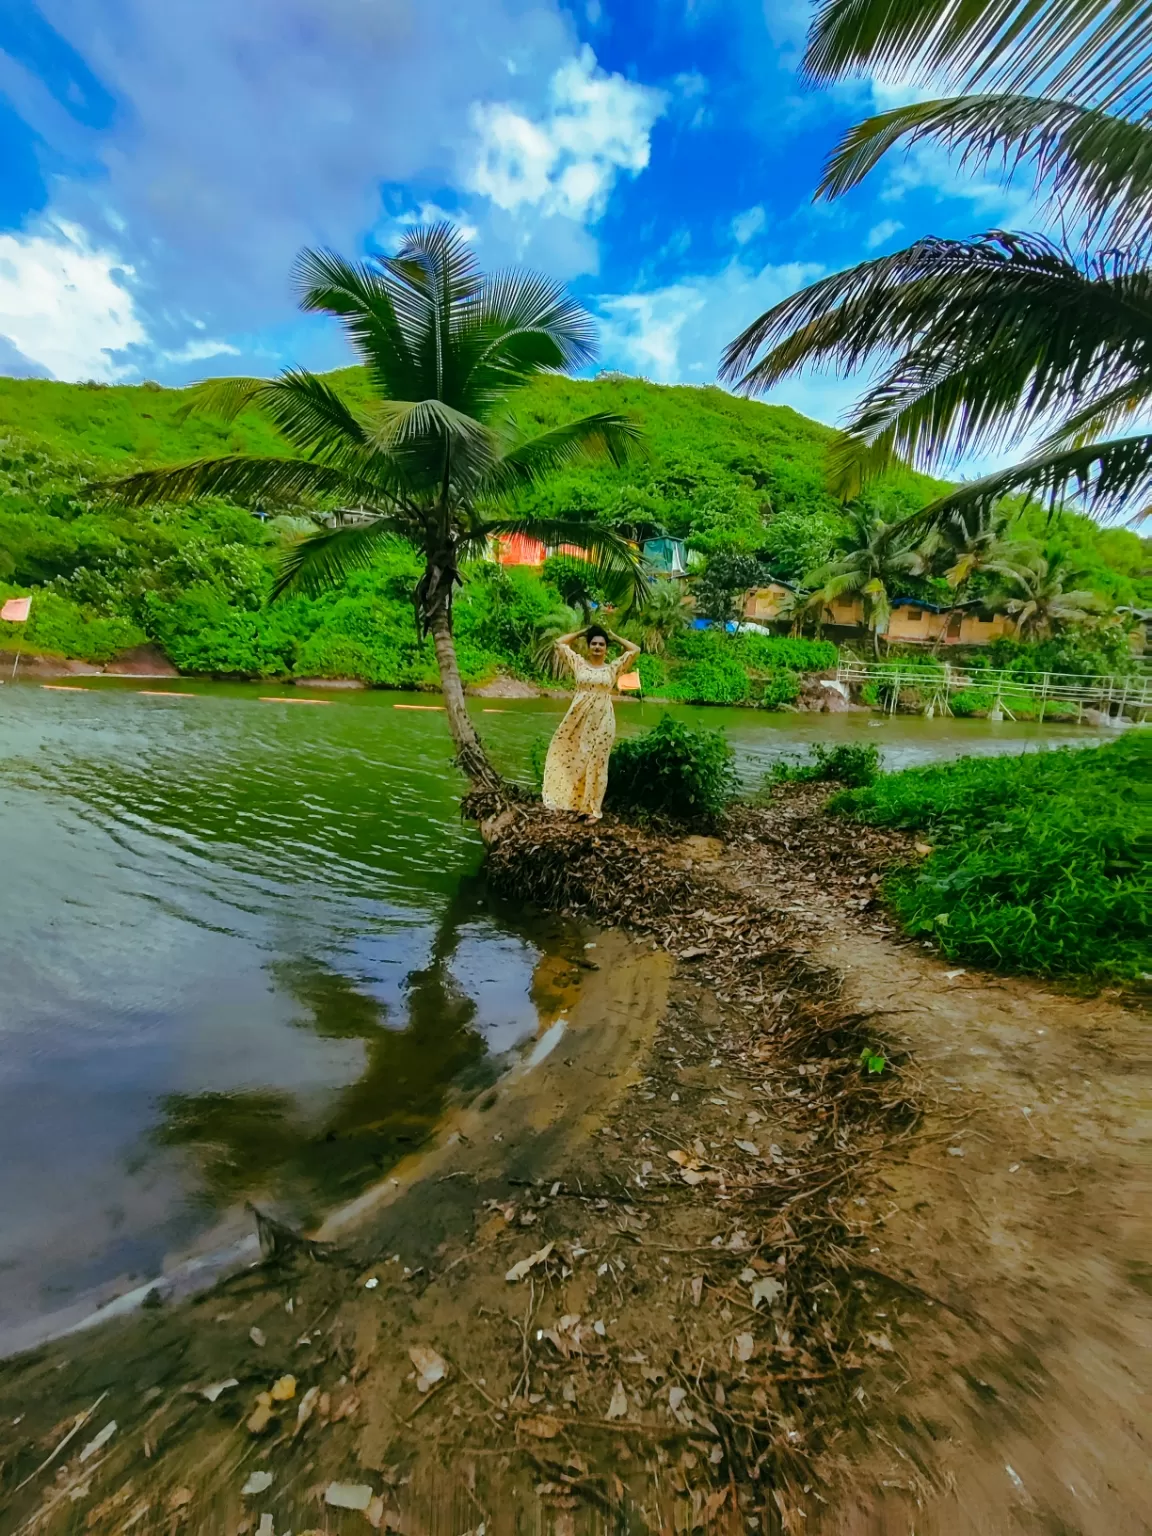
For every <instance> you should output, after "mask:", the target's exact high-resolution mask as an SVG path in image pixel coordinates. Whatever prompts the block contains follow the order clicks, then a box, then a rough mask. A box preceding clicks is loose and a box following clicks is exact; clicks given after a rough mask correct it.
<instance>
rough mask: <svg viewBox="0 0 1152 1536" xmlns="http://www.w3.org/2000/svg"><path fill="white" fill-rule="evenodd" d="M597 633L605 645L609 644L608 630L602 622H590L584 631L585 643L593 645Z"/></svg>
mask: <svg viewBox="0 0 1152 1536" xmlns="http://www.w3.org/2000/svg"><path fill="white" fill-rule="evenodd" d="M597 635H599V636H600V638H601V639H602V640H603V642H604V644H605V645H607V644H608V631H607V630H606V629H605V628H604V627H603V625H601V624H589V626H588V628H587V629H586V630H585V631H584V644H585V645H591V644H592V641H593V640H594V639H595V638H596V636H597Z"/></svg>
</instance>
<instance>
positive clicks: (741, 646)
mask: <svg viewBox="0 0 1152 1536" xmlns="http://www.w3.org/2000/svg"><path fill="white" fill-rule="evenodd" d="M735 645H736V647H737V650H738V652H739V655H740V658H741V660H742V661H743V662H744V663H745V664H746V665H747V666H749V667H753V668H756V669H757V670H760V671H764V672H767V671H769V670H772V669H775V668H777V667H787V668H788V669H789V670H790V671H793V672H823V671H826V670H827V669H828V668H829V667H834V666H835V665H836V662H837V659H838V655H839V653H838V651H837V650H836V647H835V646H834V645H833V644H832V642H831V640H794V639H792V638H791V637H790V636H788V635H757V634H750V635H748V634H744V635H737V636H736V637H735Z"/></svg>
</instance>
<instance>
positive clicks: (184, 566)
mask: <svg viewBox="0 0 1152 1536" xmlns="http://www.w3.org/2000/svg"><path fill="white" fill-rule="evenodd" d="M329 377H330V379H331V381H332V382H333V383H334V384H335V385H336V386H337V387H338V388H340V389H341V390H342V391H343V392H344V393H346V394H348V395H349V396H351V397H353V398H354V397H355V396H357V395H358V394H360V393H361V392H362V391H363V382H362V375H361V374H360V372H359V370H357V369H346V370H342V371H340V372H339V373H337V374H334V375H330V376H329ZM184 404H185V396H184V394H183V393H182V392H181V391H178V390H167V389H161V388H159V387H157V386H153V385H142V386H113V387H103V386H91V385H72V384H59V383H55V382H46V381H41V380H14V379H0V592H2V593H3V594H4V595H10V594H13V593H17V592H29V591H32V592H37V593H38V597H37V601H36V602H35V603H34V604H33V618H32V621H31V622H30V624H29V625H28V627H27V631H26V633H21V632H18V631H17V630H16V629H15V627H14V626H9V625H0V645H8V646H13V645H16V644H23V645H25V646H26V647H27V648H28V649H33V650H42V651H48V652H54V653H57V654H60V655H63V656H74V657H83V658H85V659H87V660H92V661H106V660H108V659H109V658H110V657H112V656H113V655H115V654H116V653H117V652H118V651H121V650H123V649H126V648H128V647H130V646H132V645H136V644H139V643H141V642H142V641H144V640H145V639H148V640H151V641H153V642H155V643H157V644H159V645H160V646H161V647H162V648H163V649H164V650H165V651H166V653H167V654H168V655H169V657H170V658H171V659H172V661H173V662H174V664H175V665H176V666H177V667H179V668H180V669H181V670H182V671H187V672H201V673H217V674H231V675H246V676H270V675H297V676H316V675H344V676H352V677H358V678H362V679H364V680H365V681H368V682H371V683H376V684H380V685H385V686H423V685H430V684H432V683H433V682H434V680H435V675H436V674H435V667H434V664H433V661H432V656H431V652H430V648H429V647H428V646H427V644H426V643H424V642H421V641H419V640H418V639H417V635H416V630H415V626H414V622H413V617H412V609H411V601H410V595H411V591H412V587H413V585H414V582H415V580H416V577H417V574H418V567H417V564H416V562H415V561H414V559H413V557H412V555H411V554H410V552H409V551H408V550H407V549H405V548H404V547H402V546H397V547H394V548H393V549H391V550H389V551H388V552H387V553H386V554H385V555H384V557H383V558H382V559H381V561H380V563H379V565H378V566H377V567H376V568H375V569H373V570H371V571H368V572H363V573H360V574H358V575H356V576H354V577H353V578H352V579H351V580H350V581H349V583H348V584H347V587H346V588H345V590H344V591H342V592H341V593H340V594H338V595H332V596H327V597H325V598H322V599H307V598H293V599H291V600H289V601H286V602H282V603H278V604H276V605H274V606H272V607H268V596H269V592H270V588H271V581H272V572H273V570H274V568H275V564H276V559H277V556H278V553H279V551H280V549H281V548H282V546H283V543H284V540H285V539H286V538H290V537H293V536H294V535H295V534H296V533H297V532H299V531H300V529H301V528H304V527H307V526H309V525H308V524H307V523H306V522H305V521H303V520H301V519H297V518H283V517H272V518H271V519H270V520H268V521H261V520H260V519H259V518H258V517H256V516H254V515H253V513H254V512H256V511H257V510H259V509H258V508H254V507H238V506H235V505H231V504H228V503H225V502H218V501H217V502H204V503H199V504H196V505H189V506H187V507H179V508H175V509H173V508H148V509H133V510H128V509H125V508H123V507H120V506H117V505H116V504H115V502H113V501H110V500H109V499H107V498H106V497H105V496H103V495H102V494H101V492H100V487H101V486H102V485H103V484H104V483H106V482H107V481H108V480H110V479H114V478H115V477H116V476H118V475H121V474H124V473H127V472H128V471H130V470H131V469H133V468H135V467H137V466H140V465H146V464H161V463H171V462H175V461H179V460H182V459H189V458H197V457H209V456H212V455H216V454H221V453H238V452H259V453H279V452H283V451H284V449H283V445H282V443H281V442H280V440H279V439H278V438H277V437H276V435H275V434H274V432H273V431H272V429H271V428H270V427H269V426H268V425H267V423H266V422H265V421H264V420H263V419H262V418H260V417H257V416H255V415H249V416H241V417H239V418H238V419H237V420H236V421H235V422H234V423H231V424H229V425H222V424H220V423H218V422H215V421H213V420H211V419H210V418H207V417H204V416H191V417H187V418H186V417H185V416H184V414H183V407H184ZM598 410H622V411H627V412H629V413H630V414H631V415H633V416H634V417H635V418H636V419H637V420H638V421H639V422H640V423H641V424H642V426H643V428H644V431H645V434H646V440H647V446H648V450H649V451H648V455H647V457H646V458H645V459H643V460H642V461H640V462H638V463H634V464H630V465H627V466H625V467H622V468H613V467H612V466H610V465H603V466H601V465H591V466H587V465H585V466H581V467H579V468H574V469H571V470H569V471H567V472H565V473H562V474H560V475H558V476H557V477H555V478H554V479H553V480H551V481H550V482H549V483H548V484H547V485H546V486H544V487H542V488H540V489H539V490H537V491H535V492H534V493H533V494H532V498H531V500H530V502H529V503H528V506H529V508H530V509H531V510H534V511H540V512H545V513H557V514H558V513H565V514H575V515H577V516H581V517H586V518H588V519H590V520H593V519H594V520H601V521H607V522H611V523H614V524H617V525H621V526H625V527H627V526H634V527H636V528H638V529H640V528H643V527H645V526H648V525H652V524H659V525H662V526H663V527H665V528H666V529H667V530H668V531H669V532H671V533H674V534H677V535H679V536H681V537H683V538H686V539H687V540H688V542H689V544H690V546H691V547H692V548H693V549H695V550H697V551H699V552H700V553H701V554H703V555H705V556H712V555H715V554H721V553H726V552H734V553H741V554H755V555H757V556H759V557H760V558H761V559H762V560H764V561H765V562H766V563H767V564H769V565H770V566H771V568H772V570H773V571H774V572H775V573H776V574H778V575H780V576H782V577H784V578H786V579H791V580H796V579H798V578H800V577H801V576H802V575H803V574H804V572H805V571H808V570H810V569H812V568H813V567H814V566H816V565H819V564H820V563H821V561H823V560H825V559H827V558H828V556H829V554H830V553H831V552H832V551H833V550H834V549H835V547H836V545H837V541H838V539H840V538H841V537H842V536H843V532H844V526H845V522H844V513H843V509H842V508H841V507H840V505H839V504H838V503H837V502H835V501H834V500H833V499H832V498H831V497H830V496H829V494H828V493H827V491H826V490H825V487H824V458H825V452H826V448H827V444H828V442H829V440H830V438H831V436H832V433H831V430H830V429H829V428H827V427H824V426H822V425H820V424H819V423H817V422H814V421H809V420H807V419H806V418H805V417H803V416H800V415H798V414H797V413H796V412H795V411H792V410H790V409H788V408H786V407H782V406H766V405H762V404H759V403H756V402H753V401H748V400H742V399H737V398H736V397H734V396H731V395H728V394H726V393H725V392H724V391H722V390H719V389H714V388H706V389H698V388H680V387H664V386H657V385H653V384H649V383H646V382H644V381H642V380H638V379H631V378H623V377H619V376H610V377H604V378H601V379H597V380H593V381H578V380H571V379H566V378H559V377H548V378H545V379H542V380H540V381H538V382H537V383H536V384H534V385H533V386H532V387H530V388H529V389H526V390H524V391H522V392H521V393H520V394H519V395H518V396H516V397H515V399H514V411H515V414H516V416H517V418H518V419H519V420H521V421H522V422H523V423H524V424H525V425H531V426H541V427H546V426H549V425H552V424H554V423H557V422H560V421H563V420H565V419H568V418H570V417H571V416H573V415H576V414H583V413H586V412H591V411H598ZM935 489H936V487H935V485H934V482H931V481H929V480H926V479H925V478H924V477H922V476H917V475H913V474H911V473H908V474H904V475H900V476H895V477H891V478H890V479H888V480H886V481H884V482H881V483H879V484H877V485H876V486H874V487H871V488H869V490H868V491H867V492H866V493H865V496H866V499H867V500H868V502H869V504H870V505H871V506H872V507H874V508H875V509H876V510H877V511H879V512H881V513H882V515H884V516H886V517H891V516H897V515H900V514H902V513H904V512H906V511H912V510H914V509H915V508H916V507H918V506H920V505H922V504H923V503H924V502H925V500H927V499H928V498H929V497H930V496H931V495H932V494H933V492H934V490H935ZM1022 521H1023V523H1025V524H1026V525H1027V529H1026V531H1027V532H1028V533H1029V534H1030V535H1032V536H1033V537H1039V538H1045V537H1047V538H1050V537H1052V534H1051V530H1049V529H1047V528H1046V526H1045V525H1044V523H1043V517H1042V514H1039V513H1037V512H1035V511H1030V512H1027V513H1025V514H1023V518H1022ZM1059 538H1060V540H1061V542H1062V543H1063V545H1065V546H1066V547H1069V548H1070V549H1072V550H1073V551H1074V554H1075V558H1076V560H1077V563H1078V565H1080V566H1081V568H1082V569H1083V570H1084V571H1085V572H1086V574H1087V579H1088V580H1089V581H1090V582H1091V583H1092V585H1093V586H1094V588H1095V589H1096V590H1098V591H1099V592H1100V593H1101V594H1102V595H1104V596H1105V597H1107V598H1108V599H1109V600H1110V601H1112V602H1122V603H1123V602H1128V603H1131V602H1145V603H1149V604H1152V583H1150V582H1149V580H1148V577H1147V576H1146V575H1145V572H1146V570H1147V567H1148V558H1147V553H1146V544H1145V542H1144V541H1142V540H1140V539H1138V538H1137V537H1136V536H1135V535H1133V534H1131V533H1129V532H1127V531H1125V530H1110V531H1105V530H1100V529H1098V528H1096V527H1095V526H1094V525H1093V524H1091V523H1089V522H1088V521H1087V520H1086V519H1083V518H1072V517H1066V518H1064V519H1063V520H1062V521H1061V524H1060V529H1059ZM571 622H572V616H571V612H570V610H568V609H567V608H565V607H564V605H563V604H562V602H561V599H560V596H559V594H558V592H557V591H556V590H555V589H554V588H553V587H552V586H551V585H550V584H549V583H547V582H545V581H542V580H541V579H540V578H539V577H538V576H536V575H535V574H533V573H530V572H527V571H503V570H499V569H497V568H495V567H493V566H491V565H486V564H485V565H477V566H474V567H473V568H472V569H471V570H470V572H469V579H468V582H467V585H466V587H465V589H464V591H463V593H462V594H461V597H460V599H459V603H458V608H457V633H458V638H459V642H460V651H461V664H462V669H463V671H464V675H465V678H466V680H468V681H472V682H475V681H480V680H483V679H484V678H486V677H489V676H491V675H493V674H494V673H496V672H497V671H507V672H513V673H517V674H520V675H524V676H538V675H539V668H540V665H541V660H542V657H543V655H544V652H545V651H546V648H547V640H548V637H549V635H550V634H552V633H555V632H556V628H557V626H558V625H561V626H564V627H567V626H569V625H570V624H571ZM789 645H791V646H793V647H795V642H784V641H782V642H780V643H779V645H778V646H777V645H773V644H772V643H769V642H765V643H763V644H762V645H761V647H760V649H759V651H758V653H757V655H756V656H752V655H751V653H749V654H747V655H745V654H744V652H745V651H746V650H747V649H748V645H747V643H744V644H743V645H741V646H740V647H738V648H737V649H736V650H735V651H732V650H725V649H724V647H723V643H721V645H720V646H719V647H718V646H717V644H716V640H715V637H711V636H708V637H705V636H692V635H687V636H685V637H683V638H682V639H681V640H678V641H674V642H673V644H672V654H673V672H674V674H675V675H674V676H673V677H672V678H671V679H669V677H668V665H667V663H666V662H659V661H657V660H656V659H655V658H652V659H651V660H650V662H649V663H647V671H648V676H647V677H646V679H645V680H646V683H647V684H648V685H649V686H650V687H664V686H667V687H668V690H669V691H670V692H672V693H674V694H676V696H679V697H682V698H700V699H701V700H709V699H715V701H716V702H731V703H740V702H757V703H761V704H767V705H771V704H774V703H782V702H787V701H788V699H789V697H791V696H794V692H795V689H794V686H793V684H792V683H791V682H790V681H789V679H790V678H791V677H792V676H793V675H794V673H795V670H796V669H797V668H802V667H804V666H820V665H826V664H827V657H828V655H829V654H830V653H829V651H828V648H827V647H826V646H819V645H817V643H815V642H809V643H808V645H810V646H811V647H812V649H811V650H809V649H807V648H806V647H805V646H803V645H802V646H800V647H799V648H795V649H794V650H793V651H791V652H790V653H789V655H788V656H787V657H785V655H784V648H785V647H786V646H789ZM753 649H755V647H753ZM677 663H679V664H680V665H677Z"/></svg>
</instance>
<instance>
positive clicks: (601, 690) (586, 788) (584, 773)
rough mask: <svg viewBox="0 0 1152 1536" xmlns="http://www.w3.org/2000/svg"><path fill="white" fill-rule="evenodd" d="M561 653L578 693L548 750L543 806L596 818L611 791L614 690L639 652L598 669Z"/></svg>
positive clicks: (563, 649)
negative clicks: (621, 674) (609, 760)
mask: <svg viewBox="0 0 1152 1536" xmlns="http://www.w3.org/2000/svg"><path fill="white" fill-rule="evenodd" d="M556 649H557V650H558V651H559V652H560V655H561V656H562V657H563V658H564V660H565V662H567V664H568V667H569V669H570V670H571V672H572V675H573V677H574V678H575V679H576V693H575V696H574V697H573V699H572V702H571V704H570V705H569V706H568V713H567V714H566V715H565V716H564V718H563V720H561V722H560V724H559V725H558V726H557V728H556V734H555V736H553V738H552V745H551V746H550V747H549V748H548V757H547V760H546V762H545V764H544V804H545V805H546V806H547V807H548V809H549V810H550V811H579V812H580V814H581V815H583V816H591V817H593V818H595V817H598V816H599V815H600V806H601V804H602V803H603V800H604V791H605V789H607V787H608V757H609V754H610V753H611V751H612V742H613V741H614V740H615V737H616V716H615V715H614V714H613V712H612V690H613V688H614V687H615V686H616V679H617V678H618V677H619V675H620V673H621V671H622V670H623V668H624V666H625V665H626V664H627V663H628V662H631V661H633V660H635V657H636V652H635V651H625V652H624V654H623V656H618V657H617V658H616V660H615V661H605V662H603V663H602V664H601V665H600V666H598V667H594V666H593V665H592V663H591V662H590V661H585V659H584V657H583V656H581V655H579V654H578V652H576V651H574V650H572V648H571V647H570V646H567V645H557V647H556Z"/></svg>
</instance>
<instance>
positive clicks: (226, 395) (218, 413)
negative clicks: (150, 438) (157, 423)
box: [176, 378, 268, 422]
mask: <svg viewBox="0 0 1152 1536" xmlns="http://www.w3.org/2000/svg"><path fill="white" fill-rule="evenodd" d="M267 387H268V380H267V379H245V378H231V379H204V380H202V381H201V382H200V383H199V384H193V385H191V386H190V387H189V388H188V389H187V390H186V392H185V395H184V399H183V400H182V402H181V404H180V409H179V410H178V411H177V413H176V420H177V421H178V422H185V421H187V419H188V417H189V416H191V415H194V414H196V415H202V416H215V417H216V418H217V420H218V421H235V420H236V418H237V416H240V415H242V414H243V413H244V412H245V411H246V410H248V409H250V408H251V407H252V406H254V405H257V404H258V403H259V399H260V395H261V393H262V392H263V391H264V390H265V389H267Z"/></svg>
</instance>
